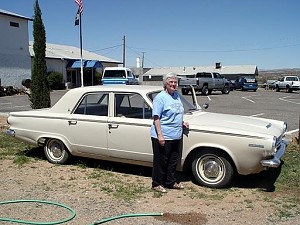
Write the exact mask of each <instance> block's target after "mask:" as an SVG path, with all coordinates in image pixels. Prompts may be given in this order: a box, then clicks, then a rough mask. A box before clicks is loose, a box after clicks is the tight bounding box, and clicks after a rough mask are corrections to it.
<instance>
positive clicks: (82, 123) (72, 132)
mask: <svg viewBox="0 0 300 225" xmlns="http://www.w3.org/2000/svg"><path fill="white" fill-rule="evenodd" d="M108 104H109V94H108V93H105V92H97V93H87V94H86V95H85V96H83V97H82V98H81V100H80V102H79V104H78V105H77V107H76V108H75V110H74V111H73V112H72V113H71V114H70V116H69V118H68V123H69V134H68V137H69V142H70V143H71V144H72V148H73V149H74V150H75V151H77V152H80V154H100V155H109V154H108V153H109V152H108V151H107V133H108V124H107V120H108Z"/></svg>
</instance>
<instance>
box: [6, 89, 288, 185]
mask: <svg viewBox="0 0 300 225" xmlns="http://www.w3.org/2000/svg"><path fill="white" fill-rule="evenodd" d="M161 90H162V87H155V86H145V85H130V86H129V85H113V86H92V87H82V88H75V89H72V90H69V91H68V92H67V93H66V94H65V95H64V96H63V97H62V98H61V99H60V100H59V101H58V102H57V103H56V104H55V105H54V106H53V107H52V108H47V109H40V110H31V111H23V112H11V113H10V114H9V117H8V123H9V125H10V127H9V129H8V130H7V132H6V133H7V134H8V135H11V136H14V137H16V138H18V139H21V140H23V141H26V142H29V143H34V144H37V145H43V146H44V152H45V155H46V157H47V159H48V160H49V162H51V163H59V164H64V163H66V162H67V161H68V159H69V158H70V157H71V156H82V157H89V158H95V159H103V160H109V161H116V162H123V163H130V164H138V165H144V166H150V167H151V166H152V147H151V139H150V126H151V124H152V123H153V120H152V100H153V98H154V97H155V95H157V94H158V93H159V92H160V91H161ZM192 96H193V104H192V103H190V102H188V101H187V100H186V99H185V98H184V97H181V99H182V102H183V105H184V109H185V115H184V120H185V121H188V122H189V124H190V128H189V130H185V131H184V134H183V145H182V154H181V160H180V162H179V163H178V170H181V171H183V170H191V171H192V173H193V175H194V177H195V180H196V181H197V182H198V183H199V184H200V185H203V186H207V187H213V188H222V187H225V186H228V185H229V184H230V182H231V181H232V178H233V176H234V174H235V173H238V174H242V175H247V174H253V173H259V172H261V171H263V170H265V169H267V168H270V167H273V168H276V167H278V166H279V165H280V164H281V161H280V158H281V157H282V156H283V154H284V152H285V148H286V146H287V143H286V142H285V141H284V139H283V138H284V133H285V131H286V129H287V127H286V123H285V122H282V121H277V120H270V119H262V118H257V117H248V116H238V115H229V114H219V113H210V112H205V111H203V110H202V109H201V108H200V107H199V105H198V103H197V101H196V96H195V93H194V91H193V95H192Z"/></svg>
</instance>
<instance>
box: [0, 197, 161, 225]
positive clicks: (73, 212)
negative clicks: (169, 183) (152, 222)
mask: <svg viewBox="0 0 300 225" xmlns="http://www.w3.org/2000/svg"><path fill="white" fill-rule="evenodd" d="M22 202H37V203H43V204H50V205H56V206H59V207H62V208H65V209H67V210H69V211H70V212H71V213H72V215H71V216H70V217H69V218H66V219H64V220H60V221H54V222H32V221H25V220H17V219H12V218H1V217H0V221H7V222H13V223H22V224H35V225H54V224H62V223H66V222H68V221H70V220H72V219H74V217H75V216H76V212H75V211H74V210H73V209H72V208H70V207H69V206H66V205H63V204H60V203H57V202H49V201H41V200H13V201H4V202H0V205H4V204H14V203H22ZM162 215H163V213H137V214H124V215H120V216H114V217H109V218H106V219H102V220H100V221H98V222H94V223H92V224H90V225H97V224H102V223H107V222H109V221H112V220H117V219H121V218H128V217H141V216H162Z"/></svg>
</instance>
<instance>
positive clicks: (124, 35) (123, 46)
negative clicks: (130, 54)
mask: <svg viewBox="0 0 300 225" xmlns="http://www.w3.org/2000/svg"><path fill="white" fill-rule="evenodd" d="M123 67H125V35H124V36H123Z"/></svg>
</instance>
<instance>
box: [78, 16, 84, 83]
mask: <svg viewBox="0 0 300 225" xmlns="http://www.w3.org/2000/svg"><path fill="white" fill-rule="evenodd" d="M79 30H80V32H79V33H80V34H79V36H80V77H81V87H83V86H84V84H83V60H82V29H81V12H79Z"/></svg>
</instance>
